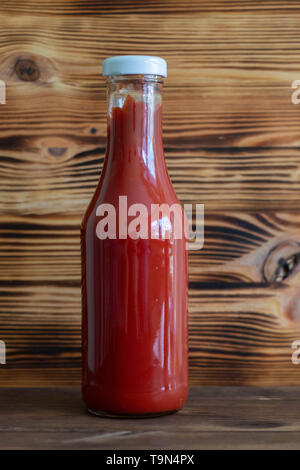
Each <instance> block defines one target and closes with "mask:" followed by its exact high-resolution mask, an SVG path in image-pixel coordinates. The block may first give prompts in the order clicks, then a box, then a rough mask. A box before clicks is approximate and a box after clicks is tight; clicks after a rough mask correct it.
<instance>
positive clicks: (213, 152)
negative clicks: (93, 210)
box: [0, 0, 300, 387]
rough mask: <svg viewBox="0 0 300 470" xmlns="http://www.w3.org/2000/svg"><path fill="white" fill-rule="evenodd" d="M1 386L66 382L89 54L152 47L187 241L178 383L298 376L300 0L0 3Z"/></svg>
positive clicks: (96, 151) (73, 351) (87, 160)
mask: <svg viewBox="0 0 300 470" xmlns="http://www.w3.org/2000/svg"><path fill="white" fill-rule="evenodd" d="M0 19H1V33H0V51H1V55H0V79H1V80H4V81H5V82H6V84H7V103H6V105H1V106H0V181H1V183H0V339H1V340H5V341H6V344H7V364H6V365H5V366H1V365H0V387H1V386H2V387H3V386H15V387H17V386H50V385H51V386H54V385H60V386H64V385H72V384H78V383H79V381H80V250H79V226H80V220H81V218H82V214H83V212H84V210H85V208H86V207H87V204H88V202H89V200H90V198H91V196H92V193H93V191H94V189H95V186H96V184H97V181H98V178H99V174H100V171H101V168H102V164H103V158H104V153H105V144H106V124H105V113H106V103H105V84H104V81H103V80H102V79H101V76H100V71H101V69H100V64H101V62H102V60H103V59H104V58H106V57H108V56H111V55H117V54H123V53H126V54H127V53H128V54H131V53H133V54H134V53H136V54H152V55H160V56H163V57H164V58H166V59H167V61H168V67H169V74H168V79H167V81H166V86H165V89H164V142H165V149H166V159H167V164H168V168H169V172H170V176H171V178H172V181H173V183H174V187H175V189H176V192H177V194H178V196H179V197H180V199H181V201H182V202H194V203H197V202H198V203H204V204H205V212H206V216H205V220H206V229H205V245H204V249H203V250H202V251H201V252H199V253H196V252H191V254H190V349H191V351H190V377H191V383H192V384H213V385H218V384H224V385H232V384H237V385H239V384H246V385H258V384H259V385H276V384H278V383H280V384H300V375H299V374H298V369H297V367H296V366H294V365H292V363H291V353H292V350H291V343H292V341H294V340H296V339H300V313H299V312H300V303H299V300H298V299H299V294H300V292H299V287H298V285H299V279H300V274H299V256H298V255H299V252H298V244H299V243H300V225H299V224H300V219H299V205H300V202H299V201H300V133H299V118H300V105H298V106H297V105H294V104H292V102H291V92H292V91H293V90H292V88H291V84H292V82H293V81H294V80H296V79H299V78H300V66H299V64H300V52H299V40H300V39H299V20H300V5H299V2H298V0H297V1H290V2H289V3H288V4H287V3H286V2H283V1H277V0H272V1H271V0H270V1H268V0H267V1H263V2H258V1H251V2H250V1H246V0H242V1H234V0H233V1H231V2H225V1H221V0H215V1H212V2H211V1H206V0H203V1H201V2H199V1H191V2H186V4H184V5H183V3H182V2H178V1H177V0H169V1H156V0H151V1H144V2H137V1H134V2H128V1H115V2H110V1H98V0H88V1H86V2H82V1H79V0H78V1H77V0H55V1H53V2H48V1H46V0H41V1H39V2H37V1H35V0H25V1H24V0H22V2H21V1H20V0H16V1H14V2H11V1H8V0H2V1H1V4H0Z"/></svg>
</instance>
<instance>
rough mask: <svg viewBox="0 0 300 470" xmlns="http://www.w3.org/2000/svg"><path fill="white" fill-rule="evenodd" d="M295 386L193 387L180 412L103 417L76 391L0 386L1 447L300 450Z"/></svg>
mask: <svg viewBox="0 0 300 470" xmlns="http://www.w3.org/2000/svg"><path fill="white" fill-rule="evenodd" d="M299 431H300V388H299V387H284V388H252V387H244V388H242V387H197V388H192V389H191V390H190V396H189V400H188V402H187V404H186V406H185V407H184V409H183V410H181V411H180V412H179V413H177V414H174V415H169V416H165V417H161V418H151V419H138V420H137V419H135V420H130V419H108V418H98V417H95V416H92V415H89V414H87V413H86V411H85V408H84V406H83V404H82V402H81V397H80V390H79V389H78V388H59V389H0V449H107V450H110V449H111V450H122V449H299V448H300V434H299Z"/></svg>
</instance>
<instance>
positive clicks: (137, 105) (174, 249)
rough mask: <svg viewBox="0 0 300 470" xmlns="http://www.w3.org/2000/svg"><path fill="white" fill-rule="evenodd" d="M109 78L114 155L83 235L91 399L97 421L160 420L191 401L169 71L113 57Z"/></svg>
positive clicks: (151, 62)
mask: <svg viewBox="0 0 300 470" xmlns="http://www.w3.org/2000/svg"><path fill="white" fill-rule="evenodd" d="M103 75H105V76H106V77H107V89H108V119H107V122H108V132H107V150H106V156H105V161H104V166H103V170H102V174H101V177H100V181H99V184H98V186H97V188H96V191H95V193H94V196H93V198H92V200H91V202H90V204H89V206H88V209H87V211H86V213H85V216H84V218H83V222H82V229H81V246H82V356H83V357H82V360H83V378H82V390H83V398H84V401H85V403H86V406H87V408H88V410H89V411H90V412H92V413H94V414H99V415H112V416H130V417H141V416H155V415H161V414H166V413H170V412H173V411H177V410H179V409H180V408H181V407H182V406H183V404H184V403H185V401H186V398H187V393H188V360H187V359H188V339H187V337H188V334H187V292H188V287H187V250H186V239H185V235H184V220H185V219H184V213H183V210H182V211H181V214H179V215H178V213H177V215H176V216H175V211H174V213H173V212H172V207H175V208H177V209H178V206H179V207H180V208H181V206H180V204H179V201H178V199H177V197H176V194H175V192H174V189H173V186H172V183H171V181H170V178H169V175H168V172H167V168H166V164H165V159H164V151H163V143H162V113H161V90H162V82H163V77H164V76H166V63H165V61H164V60H163V59H160V58H157V57H149V56H119V57H112V58H110V59H107V60H106V61H105V62H104V64H103ZM173 205H174V206H173ZM170 208H171V210H169V209H170ZM168 210H169V212H168ZM177 216H178V217H179V218H178V217H177ZM176 217H177V219H176ZM176 224H177V225H176ZM176 230H177V232H178V234H177V236H176V234H175V231H176ZM180 233H181V236H180Z"/></svg>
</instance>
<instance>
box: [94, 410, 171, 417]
mask: <svg viewBox="0 0 300 470" xmlns="http://www.w3.org/2000/svg"><path fill="white" fill-rule="evenodd" d="M87 410H88V412H89V413H90V414H92V415H94V416H98V417H101V418H126V419H140V418H158V417H160V416H167V415H171V414H173V413H177V411H179V409H178V410H168V411H161V412H159V413H143V414H142V413H141V414H118V413H112V412H110V411H101V410H92V409H91V408H87Z"/></svg>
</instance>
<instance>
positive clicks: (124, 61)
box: [102, 55, 167, 77]
mask: <svg viewBox="0 0 300 470" xmlns="http://www.w3.org/2000/svg"><path fill="white" fill-rule="evenodd" d="M102 74H103V75H104V76H109V75H160V76H161V77H166V76H167V62H166V61H165V60H164V59H162V58H161V57H154V56H151V55H119V56H116V57H110V58H109V59H105V61H104V62H103V65H102Z"/></svg>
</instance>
